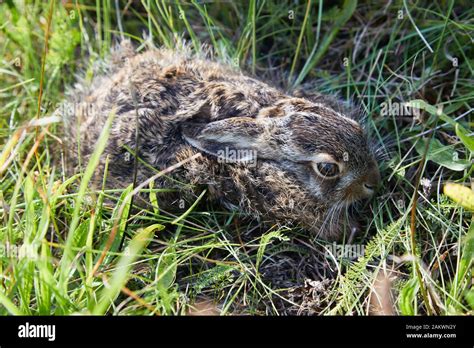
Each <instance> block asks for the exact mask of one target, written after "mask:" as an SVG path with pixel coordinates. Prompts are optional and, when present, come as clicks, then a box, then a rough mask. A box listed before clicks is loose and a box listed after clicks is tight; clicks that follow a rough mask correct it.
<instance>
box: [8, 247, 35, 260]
mask: <svg viewBox="0 0 474 348" xmlns="http://www.w3.org/2000/svg"><path fill="white" fill-rule="evenodd" d="M37 250H38V247H37V246H35V245H33V244H23V245H15V244H10V243H5V244H0V258H13V259H25V258H26V259H31V260H38V258H39V257H38V252H37Z"/></svg>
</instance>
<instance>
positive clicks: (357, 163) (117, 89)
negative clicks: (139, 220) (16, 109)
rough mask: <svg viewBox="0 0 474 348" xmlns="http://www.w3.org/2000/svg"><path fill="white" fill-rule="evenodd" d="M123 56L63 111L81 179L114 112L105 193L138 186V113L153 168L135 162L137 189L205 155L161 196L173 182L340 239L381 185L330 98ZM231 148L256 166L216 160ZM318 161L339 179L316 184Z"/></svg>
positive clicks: (362, 142) (169, 53) (212, 69)
mask: <svg viewBox="0 0 474 348" xmlns="http://www.w3.org/2000/svg"><path fill="white" fill-rule="evenodd" d="M122 46H123V47H122V49H121V50H120V51H118V52H117V53H116V54H115V55H114V56H113V58H112V59H111V60H110V61H111V65H110V66H108V70H107V71H106V72H105V73H103V74H101V75H100V76H96V77H95V78H94V80H93V82H92V84H91V85H89V86H88V85H87V84H84V83H83V84H80V85H78V86H77V87H76V89H75V90H73V95H72V96H71V97H70V98H69V99H68V102H69V105H73V106H74V107H73V108H71V107H69V108H66V109H62V114H63V117H64V119H65V130H66V136H65V139H66V140H67V142H68V145H67V148H66V149H67V162H68V163H69V167H70V168H72V169H73V170H74V171H78V170H79V162H81V163H83V164H84V163H87V160H88V159H89V157H90V155H91V153H92V151H93V149H94V145H95V143H96V140H97V138H98V136H99V134H100V132H101V130H102V128H103V126H104V124H105V121H106V119H107V117H108V115H109V114H110V112H111V110H113V109H115V110H116V117H115V119H114V121H113V125H112V130H111V133H110V137H109V142H108V144H107V148H106V150H105V153H104V155H103V156H102V158H101V161H100V165H99V168H98V169H97V172H96V177H95V180H96V181H97V182H99V180H101V176H102V174H103V169H104V164H105V158H106V156H107V155H108V156H109V158H110V162H109V175H108V178H107V186H109V187H124V186H126V185H129V184H130V183H131V182H132V181H133V173H134V157H133V155H131V154H128V155H127V152H128V151H127V150H126V148H125V147H128V148H130V149H131V150H132V151H135V149H136V144H135V125H136V115H137V114H138V125H139V126H138V127H139V145H138V149H136V150H137V153H138V156H139V158H140V159H141V160H142V161H144V162H146V163H148V164H149V167H151V168H154V169H151V168H149V167H148V166H146V165H144V164H143V163H141V162H139V164H138V172H137V182H138V183H140V182H142V181H144V180H146V179H147V178H148V177H150V176H151V175H153V174H155V173H156V171H157V170H160V169H164V168H166V167H168V166H170V165H172V164H174V163H177V162H178V161H180V160H183V159H186V158H189V157H190V156H191V155H193V154H195V153H198V152H200V153H202V154H203V156H201V157H199V158H197V159H195V160H193V161H190V162H188V163H186V164H185V165H184V166H182V167H181V168H179V169H177V170H176V171H174V172H173V173H172V174H171V178H170V177H167V178H160V180H159V182H157V183H155V187H178V184H177V183H176V181H175V180H174V179H176V180H179V181H181V182H184V183H190V184H193V185H194V187H197V188H198V190H200V189H201V188H202V187H206V188H207V189H208V198H210V199H212V200H216V201H218V202H221V203H222V204H224V205H225V206H226V207H228V208H229V209H238V210H240V211H242V212H245V213H248V214H252V215H254V216H255V217H258V218H260V219H261V220H263V221H268V222H271V223H274V222H278V223H281V224H287V225H288V224H291V225H294V224H299V225H300V226H302V227H304V228H306V229H307V230H309V231H312V232H315V233H319V235H320V236H321V237H323V238H327V239H332V238H336V237H338V236H339V234H340V231H341V222H342V215H343V214H342V212H343V211H345V208H346V207H347V206H348V205H349V204H350V203H352V202H353V201H354V200H357V199H360V198H364V197H366V196H368V193H367V190H366V189H364V186H363V185H364V184H367V185H369V184H370V186H375V185H376V184H377V183H378V181H379V174H378V169H377V165H376V163H375V160H374V157H373V155H372V153H371V151H370V149H369V146H368V144H367V139H366V136H365V135H364V132H363V131H362V129H361V127H360V126H359V124H358V123H357V122H356V121H355V120H353V119H351V118H350V117H349V116H348V115H347V114H344V112H343V111H341V110H343V109H341V108H339V107H337V105H338V104H337V102H335V101H334V100H333V99H331V98H326V97H324V96H321V95H313V96H312V97H311V96H308V95H306V94H305V93H304V92H299V93H297V94H296V95H287V94H285V93H284V92H283V91H281V90H279V89H278V88H275V87H272V86H270V85H268V84H266V83H264V82H261V81H259V80H257V79H255V78H252V77H249V76H246V75H245V74H243V73H242V72H241V71H239V70H237V69H234V68H232V67H230V66H228V65H225V64H223V63H219V62H217V61H215V60H212V59H209V58H207V57H206V56H205V55H202V54H201V55H200V54H196V53H192V52H191V51H190V50H189V49H188V48H186V47H181V48H179V49H176V50H168V49H150V50H148V51H147V52H145V53H142V54H135V53H134V52H133V49H132V48H131V46H130V44H129V43H125V44H124V45H122ZM77 149H80V151H79V153H78V151H77ZM224 149H230V150H237V151H241V153H245V151H250V152H249V153H252V154H256V155H257V160H256V161H254V162H253V163H249V162H245V161H239V162H237V163H236V162H235V161H230V160H228V158H226V157H224V158H222V156H221V155H219V154H222V152H223V151H224ZM321 154H325V155H324V156H330V157H331V158H333V159H334V160H335V161H337V162H338V163H342V166H343V167H342V168H344V171H343V173H342V174H341V176H340V177H338V178H336V179H327V178H326V179H325V178H322V177H321V176H319V175H317V174H316V172H315V171H314V169H313V167H312V164H314V162H315V158H316V157H317V156H319V155H321ZM219 156H221V157H219ZM79 158H80V159H81V161H79ZM318 158H319V157H318ZM316 161H320V159H318V160H316ZM199 192H201V191H199ZM199 192H197V191H196V192H194V193H199ZM192 196H193V192H192V191H188V190H182V191H181V192H179V193H176V194H174V195H173V194H167V195H161V196H159V204H160V206H161V207H166V208H167V209H173V207H175V208H176V200H178V199H179V198H184V197H186V198H185V199H189V197H192Z"/></svg>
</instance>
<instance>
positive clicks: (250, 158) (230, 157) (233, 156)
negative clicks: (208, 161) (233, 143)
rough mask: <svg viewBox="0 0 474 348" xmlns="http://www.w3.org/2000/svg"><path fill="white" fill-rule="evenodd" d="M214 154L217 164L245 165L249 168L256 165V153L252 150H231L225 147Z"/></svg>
mask: <svg viewBox="0 0 474 348" xmlns="http://www.w3.org/2000/svg"><path fill="white" fill-rule="evenodd" d="M216 154H217V161H218V162H219V163H245V164H246V165H247V166H249V167H255V166H256V165H257V151H256V150H253V149H233V148H229V147H227V146H226V147H225V148H224V149H221V150H218V151H217V153H216Z"/></svg>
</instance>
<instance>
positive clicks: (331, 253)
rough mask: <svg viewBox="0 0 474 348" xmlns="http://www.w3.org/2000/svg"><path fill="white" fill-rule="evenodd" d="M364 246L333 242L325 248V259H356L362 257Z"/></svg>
mask: <svg viewBox="0 0 474 348" xmlns="http://www.w3.org/2000/svg"><path fill="white" fill-rule="evenodd" d="M364 254H365V246H364V245H363V244H336V243H335V242H333V243H332V244H329V245H327V246H326V252H325V256H326V257H334V258H336V259H338V258H341V257H342V258H346V259H351V260H353V259H358V258H359V257H362V256H364Z"/></svg>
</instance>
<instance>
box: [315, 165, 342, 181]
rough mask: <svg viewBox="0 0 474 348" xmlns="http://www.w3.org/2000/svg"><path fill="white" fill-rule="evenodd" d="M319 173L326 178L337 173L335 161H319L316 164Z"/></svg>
mask: <svg viewBox="0 0 474 348" xmlns="http://www.w3.org/2000/svg"><path fill="white" fill-rule="evenodd" d="M316 168H317V171H318V172H319V174H320V175H321V176H323V177H326V178H332V177H334V176H336V175H338V174H339V167H338V165H337V164H336V163H331V162H320V163H317V164H316Z"/></svg>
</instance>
